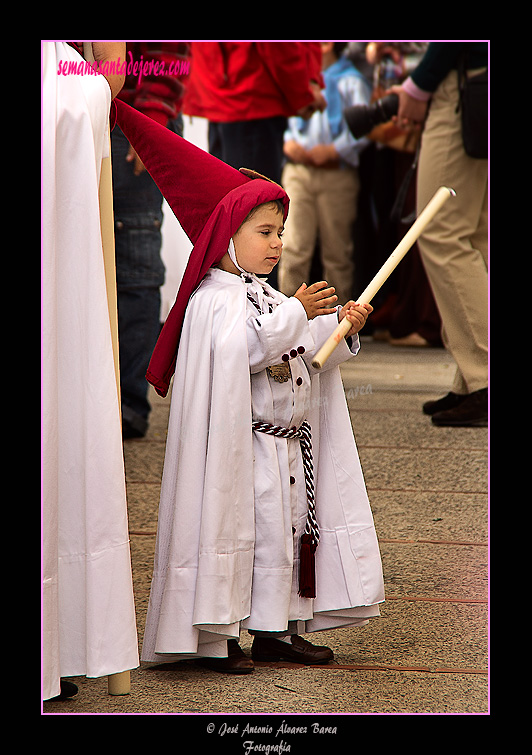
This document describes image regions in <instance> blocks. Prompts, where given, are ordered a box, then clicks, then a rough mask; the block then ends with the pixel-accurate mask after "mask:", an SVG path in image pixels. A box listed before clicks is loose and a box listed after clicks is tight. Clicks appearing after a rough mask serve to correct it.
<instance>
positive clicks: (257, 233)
mask: <svg viewBox="0 0 532 755" xmlns="http://www.w3.org/2000/svg"><path fill="white" fill-rule="evenodd" d="M283 230H284V222H283V215H282V213H280V212H279V210H278V209H277V206H276V205H274V204H265V205H263V206H261V207H259V208H258V209H257V210H256V211H255V212H254V213H253V215H252V216H251V217H250V218H249V219H248V220H246V221H245V222H244V223H242V225H241V226H240V228H239V229H238V231H237V232H236V233H235V235H234V236H233V243H234V245H235V252H236V258H237V261H238V264H239V265H240V267H243V268H244V270H247V271H248V272H249V273H256V274H257V275H268V274H269V273H271V271H272V270H273V268H274V267H275V265H276V264H277V263H278V262H279V260H280V258H281V252H282V250H283V242H282V240H281V236H282V233H283Z"/></svg>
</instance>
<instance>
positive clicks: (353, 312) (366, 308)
mask: <svg viewBox="0 0 532 755" xmlns="http://www.w3.org/2000/svg"><path fill="white" fill-rule="evenodd" d="M372 312H373V307H372V306H371V304H355V302H354V301H348V302H347V304H346V305H345V306H343V307H342V309H341V310H340V313H339V315H338V322H341V321H342V320H343V319H344V317H346V318H347V319H348V321H349V322H350V323H351V329H350V330H349V332H348V333H347V335H346V338H349V337H350V336H354V335H355V333H358V332H359V331H361V330H362V328H363V327H364V325H365V324H366V320H367V319H368V315H370V314H371V313H372Z"/></svg>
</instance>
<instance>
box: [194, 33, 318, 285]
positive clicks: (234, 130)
mask: <svg viewBox="0 0 532 755" xmlns="http://www.w3.org/2000/svg"><path fill="white" fill-rule="evenodd" d="M190 52H191V58H190V60H191V66H190V78H189V80H188V83H187V91H186V94H185V100H184V104H183V112H184V113H185V114H187V115H192V116H199V117H202V118H206V119H207V120H208V121H209V152H210V153H211V154H213V155H214V156H215V157H218V158H219V159H221V160H223V161H224V162H225V163H228V164H229V165H231V166H232V167H233V168H237V169H238V168H241V167H245V168H251V169H253V170H255V171H257V172H258V173H261V174H262V175H264V176H267V177H268V178H270V179H271V180H272V181H275V182H276V183H281V169H282V160H283V134H284V130H285V128H286V123H287V118H288V117H290V116H291V115H300V116H302V117H303V118H310V116H311V115H312V113H313V112H314V111H315V110H324V108H325V106H326V102H325V99H324V98H323V95H322V94H321V88H322V86H323V79H322V76H321V48H320V45H319V43H314V42H262V41H258V42H192V43H191V50H190ZM275 277H276V273H275V272H274V273H273V278H275ZM273 278H272V276H270V277H269V278H268V280H269V282H270V283H271V284H272V285H273V286H275V284H276V281H275V280H273Z"/></svg>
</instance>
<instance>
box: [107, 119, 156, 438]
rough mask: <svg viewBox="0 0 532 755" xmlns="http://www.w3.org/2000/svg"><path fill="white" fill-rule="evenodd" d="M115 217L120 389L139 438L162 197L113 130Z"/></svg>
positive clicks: (151, 341) (151, 342) (143, 425)
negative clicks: (128, 157)
mask: <svg viewBox="0 0 532 755" xmlns="http://www.w3.org/2000/svg"><path fill="white" fill-rule="evenodd" d="M111 145H112V165H113V203H114V219H115V250H116V281H117V297H118V336H119V354H120V389H121V398H122V421H123V424H124V427H130V428H133V431H134V432H133V435H138V436H142V435H144V434H145V432H146V430H147V427H148V416H149V413H150V409H151V407H150V404H149V401H148V383H147V381H146V370H147V367H148V363H149V361H150V358H151V354H152V351H153V348H154V346H155V343H156V341H157V338H158V336H159V332H160V308H161V294H160V288H161V286H162V285H163V283H164V277H165V268H164V264H163V262H162V259H161V225H162V221H163V212H162V201H163V197H162V194H161V192H160V191H159V189H158V188H157V186H156V184H155V183H154V181H153V179H152V178H151V176H150V175H149V174H148V173H147V172H146V171H144V172H143V173H142V174H141V175H140V176H135V175H134V173H133V163H128V162H126V160H125V158H126V155H127V152H128V150H129V142H128V141H127V139H126V137H125V136H124V134H123V133H122V131H121V130H120V129H119V128H118V126H115V128H114V129H113V131H112V133H111Z"/></svg>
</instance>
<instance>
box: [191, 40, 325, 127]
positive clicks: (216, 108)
mask: <svg viewBox="0 0 532 755" xmlns="http://www.w3.org/2000/svg"><path fill="white" fill-rule="evenodd" d="M311 80H312V81H315V82H316V83H317V84H318V85H319V86H320V87H322V86H323V79H322V76H321V48H320V45H319V43H317V42H261V41H259V42H192V43H191V67H190V78H189V80H188V82H187V91H186V94H185V100H184V104H183V112H184V113H186V114H187V115H197V116H201V117H203V118H207V119H208V120H210V121H215V122H228V121H242V120H251V119H255V118H270V117H273V116H278V115H281V116H285V117H289V116H291V115H295V114H296V113H297V111H298V110H300V109H301V108H303V107H305V106H306V105H308V104H310V103H311V102H312V101H313V99H314V98H313V95H312V92H311V90H310V87H309V84H310V81H311Z"/></svg>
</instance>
